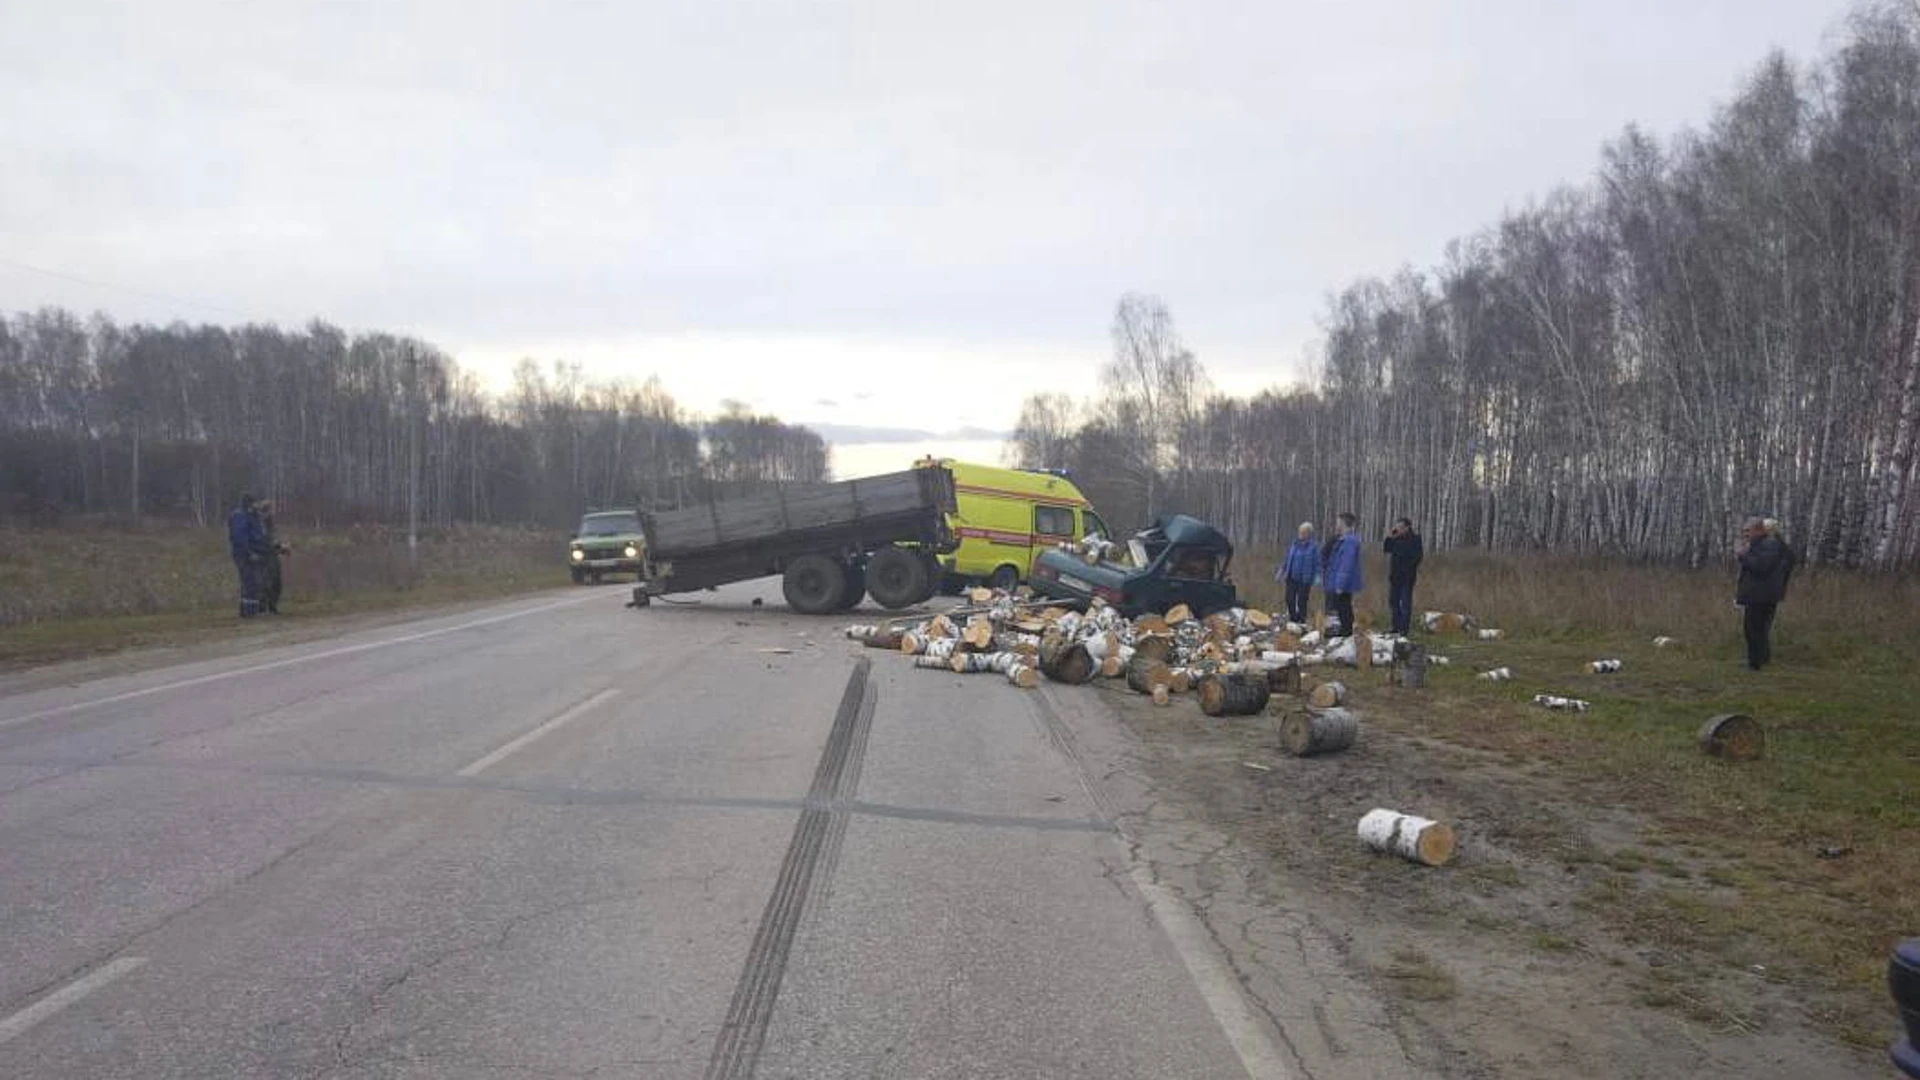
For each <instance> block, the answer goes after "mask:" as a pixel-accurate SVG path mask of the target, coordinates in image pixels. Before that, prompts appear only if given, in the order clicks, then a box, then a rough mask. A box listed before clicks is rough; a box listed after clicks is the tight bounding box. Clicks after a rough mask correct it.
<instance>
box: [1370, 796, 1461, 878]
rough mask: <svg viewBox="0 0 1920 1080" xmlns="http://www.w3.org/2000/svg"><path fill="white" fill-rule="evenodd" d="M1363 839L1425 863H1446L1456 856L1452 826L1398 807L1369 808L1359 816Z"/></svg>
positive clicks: (1377, 847)
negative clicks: (1363, 815) (1403, 810)
mask: <svg viewBox="0 0 1920 1080" xmlns="http://www.w3.org/2000/svg"><path fill="white" fill-rule="evenodd" d="M1360 842H1361V843H1363V844H1365V845H1367V846H1368V847H1370V848H1372V849H1373V850H1375V851H1385V852H1389V853H1391V854H1394V855H1398V856H1400V857H1401V858H1403V859H1406V860H1408V861H1409V862H1417V863H1420V864H1421V865H1423V866H1445V865H1446V864H1447V863H1448V862H1449V861H1450V860H1452V858H1453V849H1454V836H1453V827H1452V826H1450V825H1446V824H1443V823H1441V822H1438V821H1433V820H1430V819H1428V818H1423V817H1416V816H1414V815H1412V814H1403V813H1401V812H1399V811H1398V810H1384V809H1376V810H1369V811H1367V813H1366V816H1365V817H1362V818H1361V819H1360Z"/></svg>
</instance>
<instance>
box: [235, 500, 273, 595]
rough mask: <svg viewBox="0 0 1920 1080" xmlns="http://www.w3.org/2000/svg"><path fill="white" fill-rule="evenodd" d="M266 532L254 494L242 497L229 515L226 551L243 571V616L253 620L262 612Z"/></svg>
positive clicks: (241, 571) (241, 585)
mask: <svg viewBox="0 0 1920 1080" xmlns="http://www.w3.org/2000/svg"><path fill="white" fill-rule="evenodd" d="M265 543H266V533H265V532H264V531H262V529H261V528H260V517H259V515H258V514H257V513H255V512H254V506H253V496H251V495H242V496H240V505H239V506H237V507H235V508H234V510H233V513H231V514H228V515H227V550H228V552H229V553H230V554H232V556H233V566H234V569H236V570H238V571H239V572H240V617H241V618H243V619H251V618H253V617H254V616H255V615H258V614H259V613H260V568H261V563H262V562H263V559H262V556H261V549H262V548H263V547H264V546H265Z"/></svg>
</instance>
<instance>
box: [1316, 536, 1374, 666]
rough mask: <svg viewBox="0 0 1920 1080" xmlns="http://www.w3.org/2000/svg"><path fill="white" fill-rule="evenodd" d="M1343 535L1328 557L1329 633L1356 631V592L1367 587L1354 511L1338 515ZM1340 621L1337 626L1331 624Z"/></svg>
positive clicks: (1348, 634)
mask: <svg viewBox="0 0 1920 1080" xmlns="http://www.w3.org/2000/svg"><path fill="white" fill-rule="evenodd" d="M1335 521H1336V522H1337V524H1336V525H1335V528H1336V529H1338V530H1339V533H1340V538H1339V539H1338V540H1336V541H1334V545H1333V554H1332V555H1329V556H1328V557H1327V573H1326V584H1325V585H1324V586H1323V587H1324V588H1325V589H1326V593H1327V615H1328V616H1329V625H1328V627H1327V634H1328V635H1329V636H1338V637H1350V636H1352V634H1353V629H1354V627H1353V594H1354V593H1357V592H1359V591H1360V590H1361V589H1363V588H1365V587H1366V583H1365V582H1364V581H1363V580H1361V577H1360V520H1359V519H1358V518H1356V517H1354V516H1353V515H1352V514H1351V513H1343V514H1341V515H1340V516H1339V517H1338V518H1336V519H1335ZM1335 622H1337V623H1338V624H1339V626H1338V627H1337V628H1336V627H1335V626H1333V625H1331V624H1332V623H1335Z"/></svg>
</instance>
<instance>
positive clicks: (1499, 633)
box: [1473, 629, 1507, 641]
mask: <svg viewBox="0 0 1920 1080" xmlns="http://www.w3.org/2000/svg"><path fill="white" fill-rule="evenodd" d="M1473 636H1474V637H1477V638H1479V639H1480V640H1481V641H1499V640H1500V639H1501V638H1503V637H1506V636H1507V632H1506V631H1505V630H1493V629H1487V630H1476V631H1474V635H1473Z"/></svg>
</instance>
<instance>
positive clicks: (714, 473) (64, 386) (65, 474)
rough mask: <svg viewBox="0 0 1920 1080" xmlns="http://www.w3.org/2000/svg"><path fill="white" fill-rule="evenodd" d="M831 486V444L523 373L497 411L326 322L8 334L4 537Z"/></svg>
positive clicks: (2, 451)
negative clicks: (115, 523) (240, 512)
mask: <svg viewBox="0 0 1920 1080" xmlns="http://www.w3.org/2000/svg"><path fill="white" fill-rule="evenodd" d="M827 472H828V458H827V447H826V444H825V443H824V442H823V441H822V440H821V438H820V437H819V436H818V435H815V434H814V433H813V432H811V431H808V430H806V429H805V428H800V427H793V426H790V425H787V424H783V423H781V422H780V421H779V420H776V419H773V418H770V417H765V416H758V415H754V414H752V413H750V412H748V411H747V410H745V409H743V408H740V407H738V406H729V407H728V408H727V409H726V410H725V411H724V412H723V413H722V414H721V415H720V416H717V417H713V418H709V419H706V420H701V419H699V418H696V417H694V416H692V415H690V414H689V413H688V412H687V411H686V410H684V409H682V408H681V407H680V406H679V405H677V404H676V403H675V402H674V399H673V398H672V397H671V396H670V395H669V394H668V393H667V391H666V390H665V389H664V388H662V386H661V385H660V383H659V382H658V381H657V380H648V381H647V382H644V383H641V384H638V385H635V384H631V383H624V382H611V383H591V382H588V381H586V380H584V379H583V377H582V376H581V373H580V371H579V369H578V368H577V367H574V366H570V365H566V364H554V365H551V366H548V367H542V366H539V365H536V364H535V363H533V362H532V361H523V362H522V363H521V365H520V367H519V369H518V370H517V372H516V373H515V376H514V382H513V386H512V388H511V390H510V391H508V392H507V393H505V394H501V395H489V394H488V393H486V392H485V391H484V390H483V389H482V387H481V385H480V383H479V380H478V379H477V378H475V377H474V375H472V374H471V373H469V372H464V371H462V370H460V368H459V366H458V365H457V364H455V363H454V362H453V361H452V360H451V359H450V358H449V357H447V356H446V355H444V354H442V353H441V352H439V351H438V350H436V349H435V348H433V346H431V345H428V344H426V343H425V342H422V341H418V340H415V339H412V338H407V337H399V336H395V335H391V334H380V333H366V334H349V333H347V332H345V331H343V330H341V329H339V328H337V327H333V326H328V325H326V324H324V323H314V324H312V325H310V326H308V327H306V328H305V329H304V330H298V331H289V330H284V329H281V328H279V327H275V326H263V325H249V326H241V327H234V328H225V327H219V326H204V325H203V326H189V325H185V324H178V323H176V324H173V325H168V326H148V325H133V326H121V325H117V324H116V323H114V322H113V321H112V320H110V319H108V318H106V317H105V316H99V315H96V316H93V317H91V318H87V319H82V318H80V317H79V316H77V315H75V314H73V313H72V312H68V311H64V310H59V309H43V310H40V311H35V312H30V313H23V314H19V315H15V316H13V317H11V318H4V317H0V519H12V520H26V521H35V522H41V523H46V522H49V521H54V520H58V519H60V518H62V517H64V516H68V515H74V514H102V513H106V514H114V515H122V516H132V517H141V516H146V515H154V516H160V517H167V518H175V519H182V520H192V521H195V522H199V523H202V524H204V523H207V522H212V521H218V520H219V519H220V515H221V512H222V510H223V508H224V507H226V506H228V505H230V504H231V503H232V502H233V500H234V499H236V498H237V497H238V496H239V494H240V493H241V492H242V491H246V492H251V493H253V494H256V495H259V496H262V497H270V498H274V499H276V500H277V501H279V503H280V504H281V506H282V507H283V511H282V512H283V514H284V515H287V516H288V517H290V518H291V519H294V520H301V521H307V522H313V523H320V522H330V523H331V522H353V521H385V522H395V523H397V522H401V521H404V520H407V519H408V517H409V515H410V514H413V513H417V514H418V519H419V520H420V521H422V522H427V523H441V524H447V523H452V522H456V521H458V522H484V523H527V524H543V525H550V526H564V525H567V524H570V523H571V522H572V521H574V520H576V517H577V515H578V514H579V513H580V512H581V511H582V510H583V509H585V508H587V507H590V506H633V505H636V504H638V505H642V506H649V507H650V506H656V505H672V504H677V503H679V502H684V501H688V500H692V499H699V498H704V497H706V496H708V495H710V494H714V493H726V492H729V491H737V490H740V489H743V488H749V487H753V486H755V485H760V484H767V483H775V482H787V481H816V480H822V479H825V478H826V476H827Z"/></svg>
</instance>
